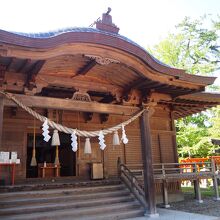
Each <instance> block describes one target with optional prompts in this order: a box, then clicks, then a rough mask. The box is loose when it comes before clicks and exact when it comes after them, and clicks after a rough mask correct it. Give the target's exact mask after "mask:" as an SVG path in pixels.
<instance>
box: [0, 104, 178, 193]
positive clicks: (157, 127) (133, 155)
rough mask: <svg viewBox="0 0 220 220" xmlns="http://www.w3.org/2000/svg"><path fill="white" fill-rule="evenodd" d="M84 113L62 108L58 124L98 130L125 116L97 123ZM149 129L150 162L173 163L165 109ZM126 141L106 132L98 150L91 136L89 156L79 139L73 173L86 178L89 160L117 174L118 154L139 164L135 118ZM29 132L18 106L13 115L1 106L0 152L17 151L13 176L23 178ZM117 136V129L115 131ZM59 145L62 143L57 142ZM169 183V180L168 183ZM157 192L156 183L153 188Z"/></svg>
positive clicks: (30, 127)
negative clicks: (114, 141) (118, 142)
mask: <svg viewBox="0 0 220 220" xmlns="http://www.w3.org/2000/svg"><path fill="white" fill-rule="evenodd" d="M37 111H38V112H39V113H42V114H43V113H45V110H42V109H41V110H39V109H38V110H37ZM83 114H84V113H79V112H70V111H63V112H61V114H60V115H61V118H60V120H61V121H62V124H63V125H65V126H68V127H72V128H79V129H81V130H100V129H104V128H106V127H111V126H114V125H116V124H119V123H121V122H122V121H125V120H126V119H128V117H125V116H113V115H110V116H109V118H108V121H107V122H103V123H101V121H100V115H99V114H93V117H92V120H91V121H87V122H85V118H84V116H83ZM48 117H49V118H50V119H53V120H55V118H54V111H52V110H50V111H48ZM41 124H42V123H40V122H38V121H37V132H38V133H42V132H41V129H40V127H41ZM151 129H152V145H153V148H152V153H153V162H154V163H160V162H175V156H174V143H173V135H174V133H173V131H172V126H171V118H170V111H169V109H167V108H165V107H163V106H160V107H158V108H157V109H156V111H155V113H154V114H153V116H152V118H151ZM125 130H126V134H127V137H128V139H129V142H128V144H127V145H124V144H123V143H121V145H120V146H112V135H107V136H106V137H105V141H106V144H107V147H106V149H105V151H104V152H103V151H101V150H100V149H99V144H98V138H92V139H91V144H92V155H85V154H84V142H85V139H84V138H79V150H78V152H77V161H76V163H77V166H76V169H77V170H76V173H77V175H78V176H80V177H85V178H88V177H89V169H90V168H89V164H90V163H91V162H103V164H104V176H105V177H106V178H108V177H113V176H116V175H117V159H118V157H121V159H122V161H123V162H124V163H126V164H142V156H141V151H142V150H141V137H140V124H139V120H136V121H134V122H132V123H131V124H130V125H128V126H126V127H125ZM32 132H33V118H32V116H30V115H29V114H27V113H26V112H24V111H23V110H21V109H20V108H18V109H17V110H16V115H13V113H12V109H11V108H7V107H5V109H4V124H3V149H1V150H2V151H3V150H5V151H17V152H18V156H19V158H21V165H18V166H17V172H16V179H18V180H19V179H20V180H22V179H25V178H26V151H27V149H26V148H27V147H26V146H27V133H32ZM119 135H120V136H121V131H120V132H119ZM61 144H62V143H61ZM172 184H173V183H172ZM172 184H170V185H169V186H168V187H169V188H170V189H171V190H172V191H173V190H176V189H178V184H174V186H172ZM156 188H157V191H158V192H160V191H161V188H160V185H158V186H157V187H156Z"/></svg>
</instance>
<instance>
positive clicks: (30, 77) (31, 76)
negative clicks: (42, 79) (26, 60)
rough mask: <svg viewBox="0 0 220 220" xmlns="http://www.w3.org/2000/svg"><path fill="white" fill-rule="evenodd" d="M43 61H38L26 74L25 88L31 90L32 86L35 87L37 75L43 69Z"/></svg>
mask: <svg viewBox="0 0 220 220" xmlns="http://www.w3.org/2000/svg"><path fill="white" fill-rule="evenodd" d="M44 63H45V60H38V61H37V62H36V63H34V64H33V66H32V67H31V69H29V70H28V72H27V79H26V86H27V87H30V89H33V85H35V78H36V76H37V74H38V73H39V72H40V70H41V68H42V67H43V65H44Z"/></svg>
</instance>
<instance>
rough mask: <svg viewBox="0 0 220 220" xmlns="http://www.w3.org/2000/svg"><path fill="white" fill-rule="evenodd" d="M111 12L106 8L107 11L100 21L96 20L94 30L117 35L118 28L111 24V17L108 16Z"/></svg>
mask: <svg viewBox="0 0 220 220" xmlns="http://www.w3.org/2000/svg"><path fill="white" fill-rule="evenodd" d="M111 10H112V9H111V8H110V7H108V11H107V12H106V13H103V14H102V19H100V18H98V19H97V20H96V21H95V24H96V28H97V29H99V30H102V31H107V32H112V33H115V34H118V32H119V28H118V27H117V26H116V25H115V24H114V23H112V16H111V15H110V12H111Z"/></svg>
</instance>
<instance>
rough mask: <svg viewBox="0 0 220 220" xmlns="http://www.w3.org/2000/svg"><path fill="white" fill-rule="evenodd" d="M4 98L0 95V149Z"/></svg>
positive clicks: (0, 145) (0, 147)
mask: <svg viewBox="0 0 220 220" xmlns="http://www.w3.org/2000/svg"><path fill="white" fill-rule="evenodd" d="M3 112H4V99H3V98H2V97H0V149H2V147H3V146H2V132H3Z"/></svg>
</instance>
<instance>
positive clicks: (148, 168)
mask: <svg viewBox="0 0 220 220" xmlns="http://www.w3.org/2000/svg"><path fill="white" fill-rule="evenodd" d="M149 117H150V114H149V111H145V112H144V113H143V114H142V116H141V119H140V122H141V144H142V156H143V164H144V189H145V198H146V201H147V204H148V210H147V211H146V213H145V215H147V216H150V217H154V216H156V215H158V214H157V211H156V192H155V185H154V176H153V165H152V150H151V148H152V146H151V145H152V144H151V132H150V120H149Z"/></svg>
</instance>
